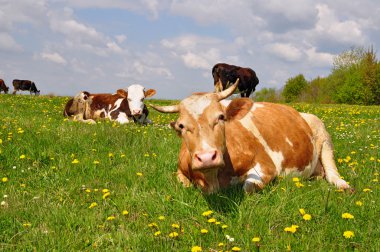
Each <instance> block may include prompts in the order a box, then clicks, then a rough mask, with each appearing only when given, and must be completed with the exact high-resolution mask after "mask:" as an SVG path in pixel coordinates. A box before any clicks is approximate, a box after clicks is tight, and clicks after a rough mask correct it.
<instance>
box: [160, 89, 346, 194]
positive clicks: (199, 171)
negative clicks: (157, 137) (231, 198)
mask: <svg viewBox="0 0 380 252" xmlns="http://www.w3.org/2000/svg"><path fill="white" fill-rule="evenodd" d="M236 88H237V83H235V84H234V85H232V86H231V87H229V88H228V89H226V90H224V91H222V92H219V93H196V94H193V95H192V96H190V97H188V98H186V99H184V100H183V101H181V103H179V104H178V105H172V106H162V107H161V106H153V108H155V109H156V110H158V111H160V112H165V113H179V118H178V119H177V121H176V122H173V123H172V124H171V126H172V127H173V128H174V129H175V131H176V132H177V133H178V135H179V136H180V137H181V138H182V146H181V150H180V152H179V156H178V179H179V180H180V181H181V182H182V183H183V184H184V185H186V186H189V185H190V184H194V185H196V186H199V187H200V188H201V189H202V190H203V191H204V192H206V193H213V192H215V191H217V190H218V189H219V188H223V187H227V186H229V185H231V184H235V183H238V182H242V183H243V184H244V185H243V188H244V190H245V191H246V192H253V191H255V190H261V189H262V188H263V187H264V186H265V185H266V184H268V183H269V182H270V181H272V180H273V179H275V178H276V177H277V176H279V175H282V174H284V175H286V174H290V173H293V174H296V175H300V176H303V177H310V176H313V175H323V176H325V177H326V179H327V181H328V182H330V183H331V184H333V185H335V186H336V187H338V188H341V189H347V188H349V185H348V183H347V182H346V181H344V180H343V179H342V178H341V177H340V175H339V173H338V170H337V168H336V165H335V161H334V155H333V146H332V143H331V138H330V136H329V134H328V133H327V131H326V129H325V126H324V124H323V122H322V121H321V120H320V119H318V118H317V117H316V116H315V115H311V114H305V113H299V112H297V111H296V110H294V109H293V108H291V107H288V106H285V105H280V104H274V103H266V102H262V103H261V102H253V101H252V100H251V99H248V98H239V99H235V100H232V101H231V100H224V101H223V99H225V98H227V97H229V96H230V95H232V94H233V92H234V91H235V89H236Z"/></svg>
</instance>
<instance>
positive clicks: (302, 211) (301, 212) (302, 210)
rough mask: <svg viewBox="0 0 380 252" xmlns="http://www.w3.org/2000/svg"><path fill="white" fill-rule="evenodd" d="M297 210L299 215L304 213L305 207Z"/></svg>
mask: <svg viewBox="0 0 380 252" xmlns="http://www.w3.org/2000/svg"><path fill="white" fill-rule="evenodd" d="M298 211H299V212H300V214H301V215H304V214H305V213H306V211H305V209H303V208H300V209H299V210H298Z"/></svg>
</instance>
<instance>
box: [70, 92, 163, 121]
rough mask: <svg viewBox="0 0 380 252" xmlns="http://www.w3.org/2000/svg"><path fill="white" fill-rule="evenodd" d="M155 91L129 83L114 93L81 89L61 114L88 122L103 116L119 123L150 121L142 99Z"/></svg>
mask: <svg viewBox="0 0 380 252" xmlns="http://www.w3.org/2000/svg"><path fill="white" fill-rule="evenodd" d="M155 93H156V91H155V90H154V89H149V90H147V91H144V87H143V86H141V85H131V86H129V87H128V88H127V89H126V90H124V89H119V90H117V93H116V94H90V93H89V92H86V91H82V92H80V93H79V94H77V95H76V96H75V97H74V98H72V99H70V100H69V101H68V102H67V104H66V106H65V109H64V112H63V115H64V116H66V117H73V118H74V120H78V121H83V122H90V123H94V122H95V120H98V119H104V118H108V119H110V120H111V121H117V122H119V123H121V124H124V123H129V122H130V121H134V122H138V123H142V124H146V123H152V121H151V120H149V119H148V118H147V117H148V114H149V111H148V109H147V107H146V105H145V104H144V99H145V98H147V97H151V96H153V95H154V94H155Z"/></svg>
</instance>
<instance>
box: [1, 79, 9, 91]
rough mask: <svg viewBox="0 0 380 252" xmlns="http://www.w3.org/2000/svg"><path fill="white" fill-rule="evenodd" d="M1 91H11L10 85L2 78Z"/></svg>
mask: <svg viewBox="0 0 380 252" xmlns="http://www.w3.org/2000/svg"><path fill="white" fill-rule="evenodd" d="M1 91H4V94H8V91H9V87H7V85H5V82H4V80H3V79H0V93H1Z"/></svg>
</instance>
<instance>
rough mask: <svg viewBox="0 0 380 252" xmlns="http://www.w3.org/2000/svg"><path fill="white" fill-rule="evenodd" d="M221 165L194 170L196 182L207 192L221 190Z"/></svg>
mask: <svg viewBox="0 0 380 252" xmlns="http://www.w3.org/2000/svg"><path fill="white" fill-rule="evenodd" d="M219 168H220V166H216V167H215V166H213V167H207V168H202V169H196V170H193V172H194V173H197V174H198V175H200V176H197V177H198V179H197V180H196V184H197V185H198V187H199V188H200V189H201V190H202V192H203V193H205V194H211V193H215V192H217V191H218V190H219V180H218V172H219Z"/></svg>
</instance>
